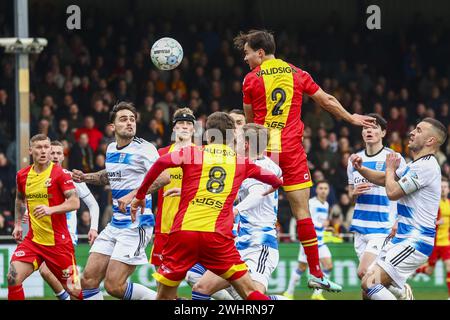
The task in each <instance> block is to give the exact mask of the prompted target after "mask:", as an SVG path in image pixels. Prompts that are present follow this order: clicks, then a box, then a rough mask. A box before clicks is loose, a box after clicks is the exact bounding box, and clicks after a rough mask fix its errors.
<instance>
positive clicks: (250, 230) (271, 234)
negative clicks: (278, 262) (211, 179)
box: [236, 157, 281, 250]
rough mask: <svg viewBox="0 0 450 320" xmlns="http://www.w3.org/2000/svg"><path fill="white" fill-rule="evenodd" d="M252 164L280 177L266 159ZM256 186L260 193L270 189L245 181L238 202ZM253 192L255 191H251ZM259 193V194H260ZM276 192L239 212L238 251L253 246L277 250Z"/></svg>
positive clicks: (259, 183)
mask: <svg viewBox="0 0 450 320" xmlns="http://www.w3.org/2000/svg"><path fill="white" fill-rule="evenodd" d="M254 163H255V164H256V165H258V166H260V167H261V168H264V169H266V170H269V171H271V172H273V173H274V174H275V175H277V176H278V177H281V169H280V167H279V166H278V165H277V164H275V162H273V161H272V160H270V159H269V158H267V157H263V158H261V159H257V160H255V161H254ZM255 186H258V187H259V188H261V189H262V192H264V191H266V190H268V189H270V186H269V185H267V184H264V183H262V182H260V181H258V180H256V179H245V180H244V182H243V183H242V186H241V188H240V189H239V194H238V197H239V202H242V201H243V200H244V199H245V198H246V197H247V196H248V195H249V194H250V193H251V192H252V189H253V190H254V188H253V187H255ZM253 192H255V191H253ZM262 192H261V193H262ZM277 212H278V191H275V192H273V193H271V194H269V195H267V196H265V197H263V198H261V199H260V200H259V203H258V204H256V206H254V207H253V208H251V209H248V210H242V211H239V219H240V221H239V233H238V238H237V242H236V248H237V249H238V250H245V249H247V248H248V247H250V246H253V245H266V246H268V247H271V248H274V249H278V240H277V231H276V228H275V224H276V222H277Z"/></svg>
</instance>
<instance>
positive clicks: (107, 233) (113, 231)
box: [89, 224, 153, 265]
mask: <svg viewBox="0 0 450 320" xmlns="http://www.w3.org/2000/svg"><path fill="white" fill-rule="evenodd" d="M152 233H153V227H145V228H144V227H137V228H124V229H119V228H116V227H113V226H111V224H108V225H107V226H106V228H105V229H103V231H102V232H100V234H99V235H98V237H97V239H95V241H94V244H93V245H92V248H91V250H90V251H89V253H91V252H96V253H101V254H104V255H107V256H110V257H111V259H112V260H117V261H120V262H123V263H125V264H128V265H143V264H147V263H148V259H147V254H146V253H145V248H146V247H147V245H148V243H149V242H150V239H151V238H152Z"/></svg>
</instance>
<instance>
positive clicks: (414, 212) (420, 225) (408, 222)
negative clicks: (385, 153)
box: [392, 155, 441, 256]
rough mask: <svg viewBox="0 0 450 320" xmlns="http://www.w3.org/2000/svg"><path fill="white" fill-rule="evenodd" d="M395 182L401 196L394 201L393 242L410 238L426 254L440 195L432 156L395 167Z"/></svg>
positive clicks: (431, 243) (438, 173)
mask: <svg viewBox="0 0 450 320" xmlns="http://www.w3.org/2000/svg"><path fill="white" fill-rule="evenodd" d="M396 174H397V176H398V177H399V178H400V180H399V181H398V183H399V184H400V187H401V188H402V189H403V191H404V192H405V194H406V195H405V196H403V197H401V198H400V199H399V200H398V203H397V207H398V216H399V218H398V230H397V234H396V235H395V237H394V238H393V239H392V242H393V243H399V242H402V241H404V240H406V239H408V240H412V241H413V243H414V245H413V246H414V247H415V248H416V250H417V251H419V252H421V253H423V254H425V255H427V256H429V255H430V254H431V252H432V251H433V246H434V238H435V236H436V219H437V214H438V210H439V201H440V198H441V168H440V166H439V163H438V162H437V160H436V158H435V157H434V156H433V155H426V156H424V157H421V158H419V159H416V160H415V161H412V162H410V163H408V164H407V165H406V167H405V168H399V169H397V171H396Z"/></svg>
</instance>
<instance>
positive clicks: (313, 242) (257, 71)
mask: <svg viewBox="0 0 450 320" xmlns="http://www.w3.org/2000/svg"><path fill="white" fill-rule="evenodd" d="M234 42H235V46H236V47H237V48H238V49H239V50H243V52H244V54H245V57H244V60H245V62H247V63H248V65H249V66H250V69H251V71H250V72H249V73H248V74H247V75H246V76H245V79H244V82H243V86H242V87H243V88H242V90H243V96H244V112H245V115H246V118H247V122H255V123H257V124H262V125H264V126H265V127H267V128H269V129H270V141H269V145H268V148H267V155H268V156H269V157H270V158H271V159H272V160H274V161H275V162H276V163H277V164H278V165H279V166H280V168H281V170H282V171H283V188H284V190H285V191H286V194H287V198H288V200H289V203H290V206H291V210H292V213H293V215H294V217H295V218H296V219H297V233H298V237H299V241H300V243H301V244H302V245H303V247H304V248H305V253H306V256H307V259H308V265H309V272H310V274H309V280H308V286H309V287H311V288H322V289H325V290H329V291H340V290H341V289H342V287H341V286H339V285H338V284H336V283H333V282H331V281H330V280H329V279H327V278H326V277H325V276H324V275H323V273H322V271H321V269H320V263H319V251H318V242H317V235H316V232H315V230H314V224H313V222H312V220H311V216H310V212H309V209H308V200H309V194H310V190H309V189H310V187H311V186H312V180H311V175H310V172H309V170H308V164H307V160H306V153H305V151H304V149H303V147H302V136H303V127H304V125H303V122H302V121H301V119H300V117H301V105H302V95H303V93H306V94H307V95H309V96H311V98H312V99H313V100H314V101H315V102H316V103H318V104H319V105H320V106H321V107H322V108H324V109H325V110H327V111H328V112H330V113H332V114H333V115H334V116H336V117H338V118H342V119H343V120H345V121H347V122H350V123H351V124H353V125H358V126H364V125H365V126H372V121H373V120H374V119H373V118H370V117H367V116H363V115H359V114H353V115H352V114H350V113H348V112H347V111H346V110H345V109H344V107H342V105H341V104H340V103H339V101H338V100H337V99H336V98H335V97H333V96H332V95H329V94H327V93H325V92H324V91H323V90H322V89H321V88H320V87H319V86H318V85H317V84H316V83H315V82H314V80H313V79H312V77H311V76H310V75H309V73H307V72H305V71H303V70H301V69H300V68H297V67H295V66H293V65H292V64H289V63H287V62H285V61H283V60H281V59H276V58H275V40H274V37H273V35H272V34H271V33H269V32H267V31H265V30H251V31H249V32H248V33H242V32H241V33H240V34H239V35H238V36H237V37H236V38H235V39H234Z"/></svg>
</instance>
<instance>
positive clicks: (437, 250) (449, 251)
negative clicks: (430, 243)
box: [428, 246, 450, 267]
mask: <svg viewBox="0 0 450 320" xmlns="http://www.w3.org/2000/svg"><path fill="white" fill-rule="evenodd" d="M439 259H442V260H443V261H445V260H449V259H450V246H434V248H433V252H431V255H430V257H429V258H428V264H429V265H430V266H432V267H434V266H435V265H436V262H437V261H438V260H439Z"/></svg>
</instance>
